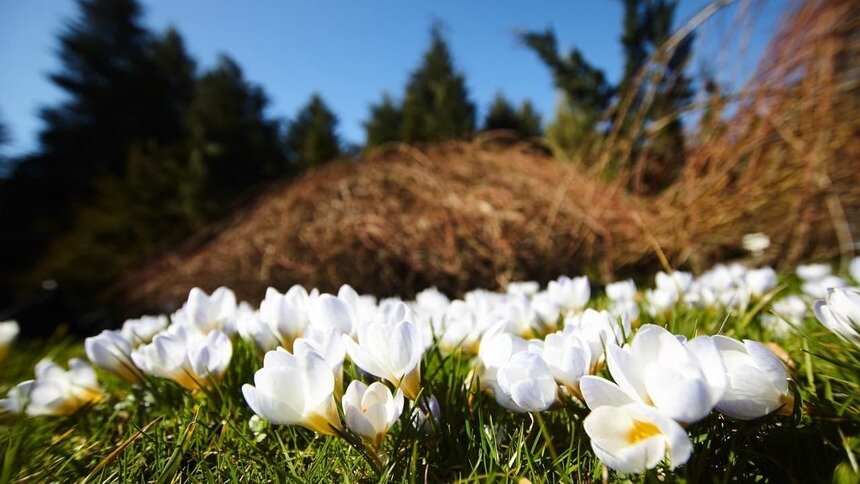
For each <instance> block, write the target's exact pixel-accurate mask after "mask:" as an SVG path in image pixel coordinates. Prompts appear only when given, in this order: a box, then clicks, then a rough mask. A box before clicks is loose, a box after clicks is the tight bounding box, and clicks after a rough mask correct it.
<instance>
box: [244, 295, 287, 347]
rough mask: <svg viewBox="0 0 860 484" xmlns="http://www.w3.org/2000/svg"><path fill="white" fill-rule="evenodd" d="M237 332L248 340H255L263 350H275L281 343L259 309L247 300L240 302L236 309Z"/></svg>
mask: <svg viewBox="0 0 860 484" xmlns="http://www.w3.org/2000/svg"><path fill="white" fill-rule="evenodd" d="M236 332H238V333H239V336H241V337H242V339H244V340H246V341H253V342H254V344H255V345H257V348H260V349H261V350H263V351H269V350H273V349H275V348H277V347H278V345H279V344H281V340H280V339H278V337H277V336H276V335H275V333H274V332H273V331H272V329H271V327H270V326H269V325H268V324H266V322H265V321H263V318H261V317H260V313H259V312H258V311H254V310H253V309H252V308H251V307H250V305H249V304H248V303H246V302H242V303H240V304H239V309H238V310H237V311H236Z"/></svg>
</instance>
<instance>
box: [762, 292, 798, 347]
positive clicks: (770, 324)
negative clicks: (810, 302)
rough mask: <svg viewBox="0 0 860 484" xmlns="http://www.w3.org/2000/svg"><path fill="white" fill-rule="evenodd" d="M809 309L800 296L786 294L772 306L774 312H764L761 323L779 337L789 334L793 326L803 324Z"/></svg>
mask: <svg viewBox="0 0 860 484" xmlns="http://www.w3.org/2000/svg"><path fill="white" fill-rule="evenodd" d="M808 310H809V309H808V308H807V306H806V302H804V301H803V298H801V297H800V296H795V295H791V296H786V297H784V298H782V299H780V300H778V301H776V302H774V303H773V306H771V311H772V312H773V314H763V315H762V317H761V324H762V326H763V327H764V328H766V329H768V330H770V331H772V332H773V333H774V335H776V336H777V337H779V338H784V337H785V336H787V335H788V334H789V333H790V332H791V329H792V328H793V327H798V326H800V325H801V324H803V319H804V318H805V317H806V313H807V311H808Z"/></svg>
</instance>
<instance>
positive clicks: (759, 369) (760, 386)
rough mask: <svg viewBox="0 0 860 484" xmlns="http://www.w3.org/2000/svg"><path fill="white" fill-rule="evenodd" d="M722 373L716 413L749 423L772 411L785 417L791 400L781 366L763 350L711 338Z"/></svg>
mask: <svg viewBox="0 0 860 484" xmlns="http://www.w3.org/2000/svg"><path fill="white" fill-rule="evenodd" d="M711 340H713V342H714V344H716V346H717V349H718V350H719V352H720V356H721V357H722V360H723V363H724V365H725V369H726V376H727V379H726V391H725V393H724V394H723V396H722V398H721V399H720V401H719V403H717V405H716V408H717V410H718V411H719V412H721V413H723V414H724V415H727V416H729V417H733V418H737V419H742V420H750V419H754V418H758V417H763V416H765V415H767V414H769V413H771V412H773V411H776V410H779V413H780V414H784V415H789V414H791V412H792V411H793V408H792V407H793V404H794V396H793V395H792V394H791V392H790V391H789V388H788V374H787V373H786V370H785V365H784V364H783V363H782V361H780V359H779V358H777V357H776V355H774V354H773V353H772V352H771V351H770V350H769V349H767V347H765V346H764V345H762V344H761V343H757V342H755V341H751V340H744V341H743V342H740V341H738V340H736V339H732V338H729V337H726V336H720V335H717V336H712V337H711Z"/></svg>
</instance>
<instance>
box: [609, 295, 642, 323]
mask: <svg viewBox="0 0 860 484" xmlns="http://www.w3.org/2000/svg"><path fill="white" fill-rule="evenodd" d="M609 314H611V315H612V317H614V318H615V319H617V320H620V321H622V322H623V324H624V326H630V322H631V321H636V320H637V319H639V305H638V304H636V301H634V300H632V299H631V300H627V301H617V302H614V303H612V304H611V305H610V306H609Z"/></svg>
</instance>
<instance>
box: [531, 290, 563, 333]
mask: <svg viewBox="0 0 860 484" xmlns="http://www.w3.org/2000/svg"><path fill="white" fill-rule="evenodd" d="M531 307H532V310H534V312H535V313H537V315H538V318H540V322H541V323H542V324H543V327H544V328H545V329H547V330H554V329H555V328H556V327H557V326H558V319H559V316H561V306H559V305H558V304H556V303H555V301H553V300H552V298H551V297H550V296H549V294H547V293H545V292H539V293H537V294H535V295H534V297H532V300H531Z"/></svg>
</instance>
